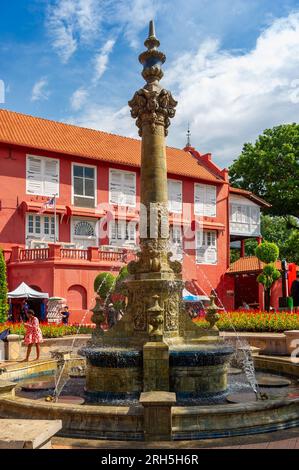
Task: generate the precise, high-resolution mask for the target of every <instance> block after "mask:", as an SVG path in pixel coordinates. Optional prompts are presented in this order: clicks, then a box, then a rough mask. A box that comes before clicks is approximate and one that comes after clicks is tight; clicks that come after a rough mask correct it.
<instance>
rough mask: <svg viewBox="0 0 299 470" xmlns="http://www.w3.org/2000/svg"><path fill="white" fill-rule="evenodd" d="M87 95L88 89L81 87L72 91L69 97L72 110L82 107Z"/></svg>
mask: <svg viewBox="0 0 299 470" xmlns="http://www.w3.org/2000/svg"><path fill="white" fill-rule="evenodd" d="M88 95H89V93H88V91H87V90H86V89H85V88H83V87H81V88H78V90H76V91H74V93H73V94H72V96H71V98H70V104H71V108H72V109H73V110H74V111H80V109H82V107H83V106H84V104H85V103H86V100H87V98H88Z"/></svg>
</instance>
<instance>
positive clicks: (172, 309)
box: [164, 292, 180, 331]
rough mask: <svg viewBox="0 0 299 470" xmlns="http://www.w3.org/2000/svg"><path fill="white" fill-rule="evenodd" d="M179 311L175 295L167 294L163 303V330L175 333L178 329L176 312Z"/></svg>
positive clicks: (178, 301) (177, 298)
mask: <svg viewBox="0 0 299 470" xmlns="http://www.w3.org/2000/svg"><path fill="white" fill-rule="evenodd" d="M179 310H180V299H179V296H178V294H177V293H171V292H170V293H169V296H168V298H167V300H166V301H165V302H164V311H165V329H166V330H167V331H176V330H178V329H179V324H178V312H179Z"/></svg>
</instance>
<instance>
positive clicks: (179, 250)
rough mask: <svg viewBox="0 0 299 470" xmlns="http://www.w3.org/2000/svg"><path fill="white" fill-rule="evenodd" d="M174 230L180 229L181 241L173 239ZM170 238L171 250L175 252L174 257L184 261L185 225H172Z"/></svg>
mask: <svg viewBox="0 0 299 470" xmlns="http://www.w3.org/2000/svg"><path fill="white" fill-rule="evenodd" d="M174 230H180V242H177V241H174V240H173V233H174ZM169 239H170V251H171V252H172V253H173V259H176V260H178V261H182V260H183V253H184V237H183V227H182V226H181V225H171V227H170V234H169Z"/></svg>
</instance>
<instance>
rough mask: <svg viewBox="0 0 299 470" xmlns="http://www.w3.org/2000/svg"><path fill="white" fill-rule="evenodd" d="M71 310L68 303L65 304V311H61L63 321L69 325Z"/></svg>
mask: <svg viewBox="0 0 299 470" xmlns="http://www.w3.org/2000/svg"><path fill="white" fill-rule="evenodd" d="M70 314H71V312H69V308H68V306H67V305H65V306H64V309H63V311H62V312H61V315H62V318H61V321H62V323H63V324H64V325H68V323H69V318H70Z"/></svg>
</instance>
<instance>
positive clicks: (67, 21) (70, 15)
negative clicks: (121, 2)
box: [47, 0, 102, 62]
mask: <svg viewBox="0 0 299 470" xmlns="http://www.w3.org/2000/svg"><path fill="white" fill-rule="evenodd" d="M101 3H102V2H100V1H98V0H55V1H54V2H53V3H52V4H51V5H50V6H49V8H48V14H47V28H48V31H49V34H50V36H51V39H52V44H53V47H54V49H55V50H56V51H57V53H58V54H59V56H60V58H61V60H62V62H67V61H68V60H69V59H70V57H71V56H72V55H73V54H74V52H75V51H76V50H77V48H78V45H79V44H80V43H88V42H90V41H92V40H93V39H94V38H95V37H96V36H97V35H98V33H99V29H100V25H101V20H102V9H101Z"/></svg>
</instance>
